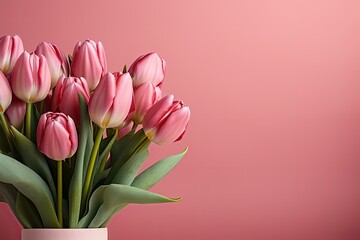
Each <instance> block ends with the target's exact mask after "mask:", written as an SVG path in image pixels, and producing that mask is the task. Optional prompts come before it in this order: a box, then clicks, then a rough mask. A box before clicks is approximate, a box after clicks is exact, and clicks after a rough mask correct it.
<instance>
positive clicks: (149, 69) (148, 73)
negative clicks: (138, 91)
mask: <svg viewBox="0 0 360 240" xmlns="http://www.w3.org/2000/svg"><path fill="white" fill-rule="evenodd" d="M165 66H166V63H165V60H164V59H162V58H161V57H160V56H159V55H158V54H157V53H148V54H146V55H144V56H141V57H139V58H138V59H136V60H135V62H134V63H133V64H132V65H131V66H130V68H129V73H130V74H131V76H132V77H133V81H134V87H135V88H136V87H138V86H140V85H141V84H143V83H152V84H153V85H154V86H155V87H161V85H162V82H163V80H164V78H165Z"/></svg>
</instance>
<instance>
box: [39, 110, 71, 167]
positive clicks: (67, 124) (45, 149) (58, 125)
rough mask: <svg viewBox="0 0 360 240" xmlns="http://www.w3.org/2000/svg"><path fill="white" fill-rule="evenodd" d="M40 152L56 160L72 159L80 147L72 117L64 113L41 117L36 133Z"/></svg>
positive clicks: (48, 113) (46, 114) (47, 114)
mask: <svg viewBox="0 0 360 240" xmlns="http://www.w3.org/2000/svg"><path fill="white" fill-rule="evenodd" d="M36 143H37V146H38V148H39V150H40V151H41V152H42V153H44V154H45V155H46V156H47V157H49V158H51V159H54V160H58V161H59V160H64V159H65V158H69V157H72V156H73V155H74V153H75V152H76V150H77V147H78V135H77V132H76V127H75V123H74V121H73V120H72V118H71V117H69V116H66V115H65V114H63V113H53V112H47V113H44V114H43V115H41V117H40V119H39V124H38V127H37V132H36Z"/></svg>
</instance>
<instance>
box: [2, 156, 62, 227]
mask: <svg viewBox="0 0 360 240" xmlns="http://www.w3.org/2000/svg"><path fill="white" fill-rule="evenodd" d="M0 162H1V168H0V182H4V183H9V184H12V185H13V186H14V187H15V188H16V189H17V190H18V191H20V192H21V193H22V194H24V195H25V196H26V197H27V198H28V199H30V200H31V201H32V202H33V203H34V205H35V206H36V209H37V210H38V212H39V214H40V216H41V219H42V222H43V224H44V227H45V228H59V227H60V224H59V222H58V220H57V217H56V213H55V209H54V201H53V198H52V195H51V192H50V189H49V187H48V185H47V184H46V182H45V181H44V180H43V179H42V178H41V177H40V176H39V175H38V174H37V173H35V172H34V171H33V170H31V169H30V168H29V167H27V166H25V165H24V164H22V163H20V162H18V161H17V160H15V159H13V158H11V157H8V156H6V155H4V154H0Z"/></svg>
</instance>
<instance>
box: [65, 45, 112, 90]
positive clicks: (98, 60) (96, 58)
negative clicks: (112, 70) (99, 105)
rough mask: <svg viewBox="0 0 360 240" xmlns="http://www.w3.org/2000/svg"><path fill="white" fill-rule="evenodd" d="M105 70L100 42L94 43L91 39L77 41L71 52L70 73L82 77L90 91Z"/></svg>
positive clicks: (105, 65)
mask: <svg viewBox="0 0 360 240" xmlns="http://www.w3.org/2000/svg"><path fill="white" fill-rule="evenodd" d="M106 71H107V64H106V56H105V50H104V47H103V45H102V43H101V42H98V43H95V42H94V41H92V40H86V41H84V42H78V44H77V45H76V46H75V48H74V53H73V59H72V65H71V73H72V75H74V76H75V77H84V78H85V79H86V81H87V82H88V85H89V88H90V91H93V90H94V89H95V88H96V87H97V85H98V84H99V81H100V79H101V77H102V76H103V75H104V74H105V72H106Z"/></svg>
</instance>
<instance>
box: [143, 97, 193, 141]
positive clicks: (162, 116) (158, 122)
mask: <svg viewBox="0 0 360 240" xmlns="http://www.w3.org/2000/svg"><path fill="white" fill-rule="evenodd" d="M189 120H190V109H189V107H184V104H183V102H181V101H174V96H173V95H169V96H166V97H164V98H162V99H161V100H160V101H158V102H157V103H155V105H154V106H152V107H151V108H150V109H149V110H148V111H147V112H146V114H145V117H144V121H143V127H144V131H145V134H146V136H147V137H148V138H149V139H150V140H151V141H153V142H155V143H157V144H159V145H165V144H169V143H172V142H175V141H179V140H180V139H181V138H182V136H183V135H184V133H185V131H186V128H187V125H188V123H189Z"/></svg>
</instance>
